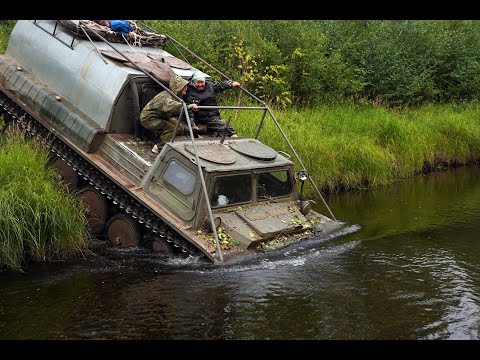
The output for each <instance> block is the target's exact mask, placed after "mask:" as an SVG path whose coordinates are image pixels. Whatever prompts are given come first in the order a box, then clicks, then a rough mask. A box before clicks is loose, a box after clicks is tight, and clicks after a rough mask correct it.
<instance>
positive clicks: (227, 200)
mask: <svg viewBox="0 0 480 360" xmlns="http://www.w3.org/2000/svg"><path fill="white" fill-rule="evenodd" d="M251 198H252V177H251V175H250V174H243V175H232V176H221V177H217V178H216V179H215V183H214V184H213V191H212V196H211V198H210V204H211V205H212V207H219V206H229V205H232V204H238V203H243V202H250V201H251Z"/></svg>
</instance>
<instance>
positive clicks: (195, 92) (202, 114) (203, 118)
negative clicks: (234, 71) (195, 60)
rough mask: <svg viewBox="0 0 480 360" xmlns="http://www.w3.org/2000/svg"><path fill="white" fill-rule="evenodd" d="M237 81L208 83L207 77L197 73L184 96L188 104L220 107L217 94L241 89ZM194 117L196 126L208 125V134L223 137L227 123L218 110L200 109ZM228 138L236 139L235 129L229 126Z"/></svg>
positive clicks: (191, 79)
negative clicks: (232, 89) (237, 88)
mask: <svg viewBox="0 0 480 360" xmlns="http://www.w3.org/2000/svg"><path fill="white" fill-rule="evenodd" d="M239 86H240V83H239V82H237V81H228V80H224V81H206V80H205V75H203V74H202V73H201V72H199V71H196V72H195V73H194V74H193V75H192V77H191V78H190V82H189V84H188V86H187V94H186V95H185V96H184V99H185V102H186V103H187V104H197V105H199V106H218V105H217V101H216V99H215V94H217V93H220V92H223V91H225V90H226V89H231V88H236V87H239ZM190 115H193V121H194V122H195V124H196V125H202V124H204V125H206V126H207V132H208V133H210V134H212V135H213V136H223V133H224V130H225V128H227V122H226V121H225V120H224V119H222V117H221V115H220V112H219V111H218V109H198V111H196V112H195V114H192V113H190ZM227 136H230V137H232V136H233V137H236V136H237V134H236V132H235V129H234V128H233V127H232V126H231V125H230V124H228V128H227Z"/></svg>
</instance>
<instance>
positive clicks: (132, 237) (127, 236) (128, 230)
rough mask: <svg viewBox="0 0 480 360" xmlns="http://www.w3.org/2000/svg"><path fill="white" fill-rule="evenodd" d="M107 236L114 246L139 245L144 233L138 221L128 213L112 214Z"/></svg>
mask: <svg viewBox="0 0 480 360" xmlns="http://www.w3.org/2000/svg"><path fill="white" fill-rule="evenodd" d="M107 237H108V240H109V241H110V242H111V243H112V245H114V246H118V247H129V246H138V244H139V243H140V240H141V239H142V233H141V230H140V226H139V225H138V223H137V222H136V221H135V220H133V219H132V218H131V217H130V216H128V215H127V214H117V215H114V216H112V218H111V219H110V220H109V221H108V224H107Z"/></svg>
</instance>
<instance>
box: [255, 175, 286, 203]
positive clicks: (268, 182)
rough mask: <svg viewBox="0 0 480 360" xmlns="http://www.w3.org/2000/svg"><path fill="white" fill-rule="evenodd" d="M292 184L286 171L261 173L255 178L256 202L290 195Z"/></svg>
mask: <svg viewBox="0 0 480 360" xmlns="http://www.w3.org/2000/svg"><path fill="white" fill-rule="evenodd" d="M291 192H292V182H291V180H290V175H289V172H288V170H280V171H272V172H262V173H259V174H258V178H257V196H258V200H268V199H270V198H274V197H279V196H286V195H290V194H291Z"/></svg>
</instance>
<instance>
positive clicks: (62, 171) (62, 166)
mask: <svg viewBox="0 0 480 360" xmlns="http://www.w3.org/2000/svg"><path fill="white" fill-rule="evenodd" d="M53 167H54V168H55V170H56V171H57V173H58V175H59V176H60V179H61V180H62V181H63V182H65V183H66V184H67V186H68V191H69V192H73V191H75V190H76V189H77V187H78V180H79V177H78V174H77V172H76V171H75V170H73V169H72V167H71V166H69V165H68V164H67V163H66V162H65V160H63V159H62V158H60V157H57V159H56V160H55V161H54V162H53Z"/></svg>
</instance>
